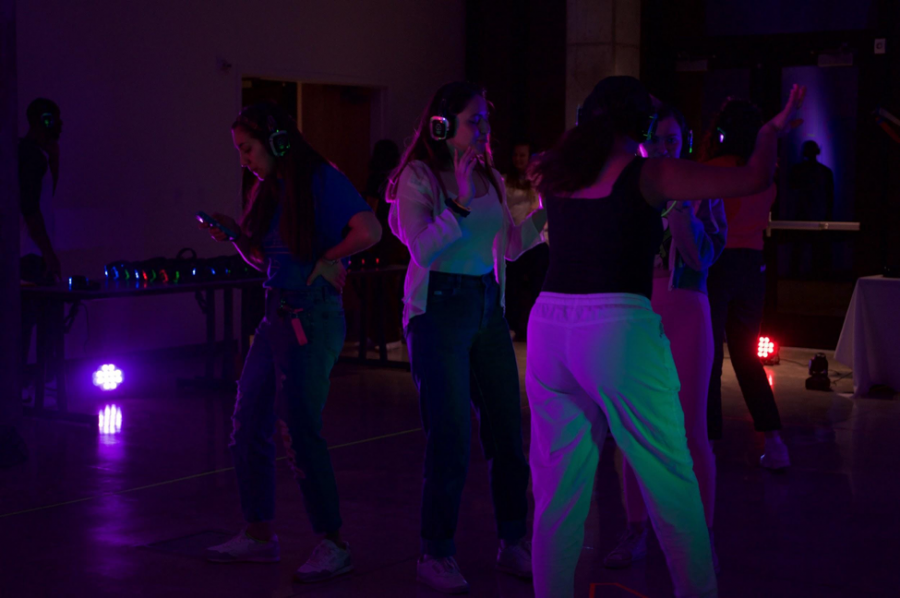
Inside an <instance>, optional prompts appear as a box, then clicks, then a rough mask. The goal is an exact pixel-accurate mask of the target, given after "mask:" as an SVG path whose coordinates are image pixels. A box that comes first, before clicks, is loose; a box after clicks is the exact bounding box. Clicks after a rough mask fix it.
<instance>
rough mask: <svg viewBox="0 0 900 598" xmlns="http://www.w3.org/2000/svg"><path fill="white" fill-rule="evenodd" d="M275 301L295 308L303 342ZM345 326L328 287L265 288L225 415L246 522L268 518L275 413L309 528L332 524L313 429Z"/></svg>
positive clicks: (334, 512)
mask: <svg viewBox="0 0 900 598" xmlns="http://www.w3.org/2000/svg"><path fill="white" fill-rule="evenodd" d="M282 301H285V302H287V304H288V305H289V306H290V307H292V308H293V309H301V310H303V311H301V312H299V313H298V314H297V315H298V317H299V320H300V322H301V323H302V325H303V329H304V331H305V333H306V337H307V339H308V343H307V344H305V345H302V346H301V345H300V343H299V342H298V340H297V336H296V335H295V333H294V328H293V326H292V323H291V318H290V316H285V315H283V314H282V313H279V309H278V308H279V305H281V302H282ZM345 332H346V326H345V323H344V309H343V307H342V304H341V297H340V295H338V294H337V293H336V291H334V290H333V289H331V288H330V287H327V288H326V287H317V288H311V289H309V290H303V291H285V290H280V289H269V290H268V291H267V292H266V315H265V318H264V319H263V321H262V323H260V325H259V328H257V329H256V336H255V337H254V341H253V346H252V347H251V348H250V352H249V353H248V354H247V360H246V362H245V363H244V371H243V373H242V374H241V379H240V381H239V382H238V396H237V403H236V404H235V406H234V416H233V418H232V421H233V423H234V430H233V432H232V435H231V444H230V448H231V453H232V455H233V457H234V468H235V471H236V472H237V477H238V487H239V489H240V495H241V508H242V510H243V512H244V518H245V519H246V520H247V521H248V522H258V521H271V520H273V519H274V518H275V441H274V439H273V436H274V434H275V425H276V422H279V420H280V422H279V423H280V429H281V434H282V437H283V439H284V442H285V448H286V451H287V455H288V461H289V463H290V466H291V469H292V471H293V472H294V477H295V479H296V480H297V482H298V484H299V485H300V490H301V492H302V493H303V500H304V503H305V506H306V512H307V514H308V515H309V519H310V522H311V523H312V527H313V530H314V531H315V532H316V533H319V534H324V533H330V532H335V531H337V530H338V529H340V527H341V516H340V510H339V507H338V492H337V483H336V482H335V479H334V470H333V469H332V467H331V457H330V456H329V454H328V447H327V446H326V444H325V439H324V438H322V436H321V434H320V432H321V430H322V409H323V408H324V407H325V400H326V399H327V398H328V388H329V386H330V379H329V375H330V374H331V368H332V367H334V364H335V362H336V361H337V358H338V355H339V354H340V352H341V347H342V346H343V343H344V335H345Z"/></svg>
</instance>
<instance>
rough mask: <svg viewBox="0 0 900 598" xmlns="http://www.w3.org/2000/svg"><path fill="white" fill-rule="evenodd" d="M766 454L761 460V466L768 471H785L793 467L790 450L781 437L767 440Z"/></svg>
mask: <svg viewBox="0 0 900 598" xmlns="http://www.w3.org/2000/svg"><path fill="white" fill-rule="evenodd" d="M765 451H766V452H765V453H764V454H763V456H762V457H760V458H759V464H760V465H761V466H762V467H765V468H766V469H773V470H778V469H785V468H787V467H789V466H790V465H791V458H790V457H789V456H788V448H787V446H786V445H785V444H784V441H783V440H781V436H775V437H773V438H766V448H765Z"/></svg>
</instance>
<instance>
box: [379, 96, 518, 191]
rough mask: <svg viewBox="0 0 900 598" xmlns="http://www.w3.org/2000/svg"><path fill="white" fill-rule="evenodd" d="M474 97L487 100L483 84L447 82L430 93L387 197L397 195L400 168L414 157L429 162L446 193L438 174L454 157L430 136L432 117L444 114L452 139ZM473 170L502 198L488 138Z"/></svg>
mask: <svg viewBox="0 0 900 598" xmlns="http://www.w3.org/2000/svg"><path fill="white" fill-rule="evenodd" d="M476 96H481V97H483V98H485V99H487V98H486V95H485V90H484V88H483V87H481V86H479V85H475V84H474V83H468V82H466V81H456V82H453V83H447V84H445V85H443V86H442V87H441V88H440V89H438V90H437V92H436V93H435V94H434V96H432V98H431V101H430V102H428V107H427V108H425V112H423V113H422V117H421V118H420V119H419V125H418V126H417V127H416V132H415V134H414V136H413V140H412V143H410V145H409V147H407V148H406V151H404V152H403V156H402V157H401V158H400V164H399V165H398V166H397V168H395V169H394V171H393V172H392V173H391V181H390V185H389V187H388V199H389V200H394V199H396V198H397V184H398V183H399V182H400V174H401V173H402V172H403V169H405V168H406V167H407V166H408V165H409V163H410V162H414V161H416V160H421V161H422V162H424V163H425V164H427V165H428V168H430V169H431V172H432V173H434V176H435V178H437V180H438V184H439V185H440V186H441V191H443V192H444V195H446V194H447V188H446V187H445V185H444V181H443V179H442V178H441V174H440V173H441V171H442V170H447V169H448V168H449V169H451V170H452V169H453V156H452V155H451V154H450V148H449V147H447V142H446V141H444V140H440V141H439V140H435V139H432V137H431V117H432V116H440V115H442V114H443V116H445V117H446V118H447V119H448V120H449V121H450V134H449V135H448V138H452V137H453V134H454V132H455V131H456V129H457V128H458V127H459V123H458V122H457V118H456V116H457V115H458V114H459V113H460V112H462V111H463V110H465V109H466V106H468V105H469V102H471V101H472V98H474V97H476ZM475 169H476V170H478V171H480V172H481V173H482V174H483V175H484V176H486V177H487V179H488V181H490V183H491V184H492V185H493V186H494V189H495V190H496V191H497V197H498V199H499V200H500V201H503V194H502V193H501V191H500V183H499V182H497V177H495V176H494V161H493V155H492V154H491V143H490V138H488V144H487V146H486V147H485V150H484V162H483V163H481V162H479V164H478V165H477V166H476V168H475Z"/></svg>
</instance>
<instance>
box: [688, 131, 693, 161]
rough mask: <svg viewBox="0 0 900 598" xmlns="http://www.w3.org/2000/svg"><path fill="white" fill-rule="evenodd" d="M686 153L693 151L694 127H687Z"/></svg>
mask: <svg viewBox="0 0 900 598" xmlns="http://www.w3.org/2000/svg"><path fill="white" fill-rule="evenodd" d="M687 142H688V154H689V155H690V154H693V153H694V129H688V133H687Z"/></svg>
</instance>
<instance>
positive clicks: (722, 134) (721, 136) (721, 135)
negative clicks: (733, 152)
mask: <svg viewBox="0 0 900 598" xmlns="http://www.w3.org/2000/svg"><path fill="white" fill-rule="evenodd" d="M716 131H718V132H719V143H725V129H723V128H722V127H716Z"/></svg>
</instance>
